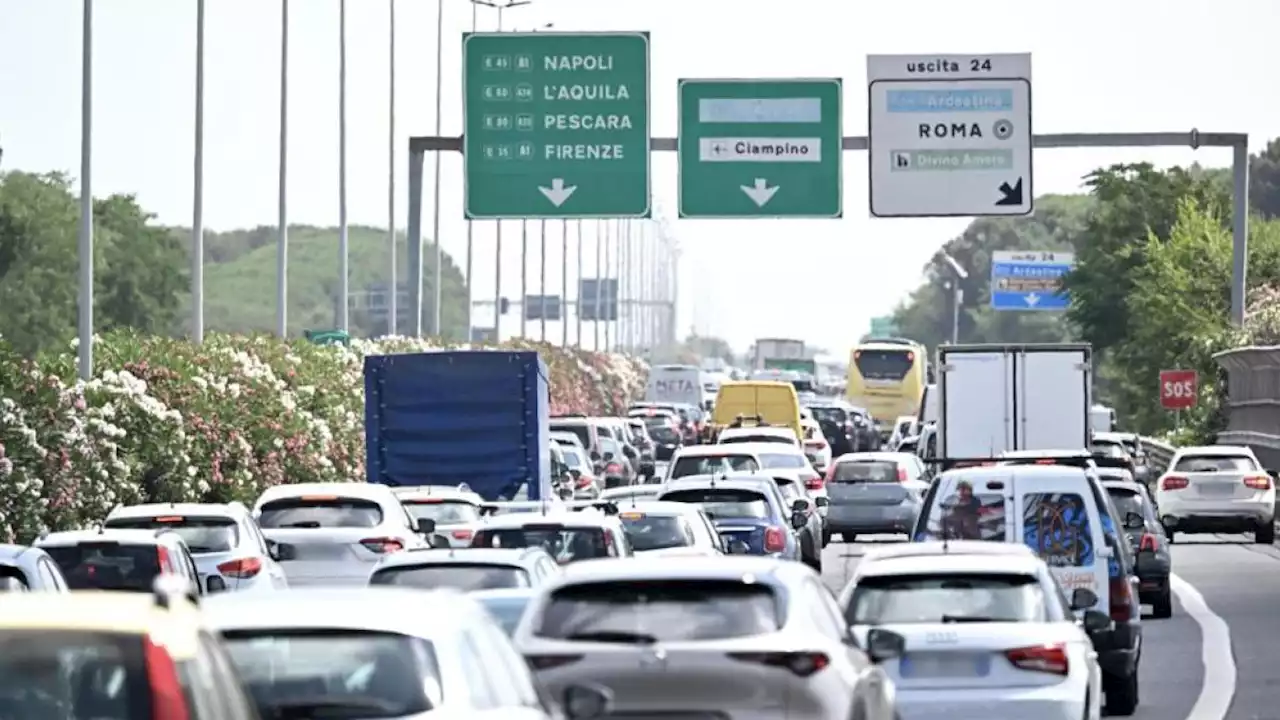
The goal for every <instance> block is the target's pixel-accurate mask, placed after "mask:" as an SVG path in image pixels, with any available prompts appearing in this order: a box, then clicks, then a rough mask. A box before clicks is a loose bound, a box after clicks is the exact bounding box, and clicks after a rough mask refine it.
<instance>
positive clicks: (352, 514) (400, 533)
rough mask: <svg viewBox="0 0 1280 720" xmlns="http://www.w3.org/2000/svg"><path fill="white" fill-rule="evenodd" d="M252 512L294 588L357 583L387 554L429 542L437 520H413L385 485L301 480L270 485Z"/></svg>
mask: <svg viewBox="0 0 1280 720" xmlns="http://www.w3.org/2000/svg"><path fill="white" fill-rule="evenodd" d="M253 517H254V519H255V520H257V522H258V527H260V528H262V534H263V535H265V536H266V537H267V540H268V541H270V542H272V543H274V544H275V547H276V550H275V551H274V552H276V555H277V558H278V560H279V562H280V564H281V566H282V567H283V568H284V572H285V576H286V577H287V578H288V579H289V586H290V587H298V586H303V585H356V586H363V585H365V583H367V582H368V580H369V572H370V571H372V570H373V566H374V565H375V564H376V563H377V562H378V560H380V559H381V558H382V556H383V555H386V554H388V553H393V552H400V551H401V550H407V549H411V548H419V547H428V544H427V540H426V537H425V534H420V533H419V529H422V530H425V531H426V532H430V531H432V530H433V529H434V523H431V522H429V521H426V520H422V521H419V520H415V519H414V518H413V517H412V516H410V515H409V511H407V510H405V508H404V506H403V505H401V504H400V498H398V497H396V494H395V493H394V492H392V490H391V488H390V487H388V486H386V485H375V484H371V483H362V482H361V483H298V484H296V485H275V486H273V487H269V488H267V489H266V490H265V491H264V492H263V493H262V495H261V496H260V497H259V498H258V501H257V502H256V503H254V507H253Z"/></svg>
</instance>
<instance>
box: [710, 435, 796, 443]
mask: <svg viewBox="0 0 1280 720" xmlns="http://www.w3.org/2000/svg"><path fill="white" fill-rule="evenodd" d="M729 443H782V444H783V445H794V444H795V441H793V440H792V439H791V438H789V437H782V436H780V435H724V436H721V438H720V444H721V445H727V444H729Z"/></svg>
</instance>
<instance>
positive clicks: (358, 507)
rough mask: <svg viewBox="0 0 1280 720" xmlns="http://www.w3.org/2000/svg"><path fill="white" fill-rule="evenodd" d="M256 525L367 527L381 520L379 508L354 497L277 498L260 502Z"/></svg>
mask: <svg viewBox="0 0 1280 720" xmlns="http://www.w3.org/2000/svg"><path fill="white" fill-rule="evenodd" d="M259 512H260V514H259V515H258V525H259V526H260V527H264V528H339V527H351V528H371V527H377V526H378V525H379V524H381V523H382V507H381V506H379V505H378V503H376V502H373V501H371V500H361V499H358V498H329V497H326V498H312V497H293V498H281V499H279V500H272V501H270V502H267V503H264V504H263V505H262V508H261V510H260V511H259Z"/></svg>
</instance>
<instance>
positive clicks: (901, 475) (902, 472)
mask: <svg viewBox="0 0 1280 720" xmlns="http://www.w3.org/2000/svg"><path fill="white" fill-rule="evenodd" d="M906 481H907V469H906V468H904V467H902V466H898V482H906Z"/></svg>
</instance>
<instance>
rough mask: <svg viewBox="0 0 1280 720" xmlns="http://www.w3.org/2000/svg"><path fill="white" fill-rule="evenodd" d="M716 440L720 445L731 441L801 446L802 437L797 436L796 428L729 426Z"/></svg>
mask: <svg viewBox="0 0 1280 720" xmlns="http://www.w3.org/2000/svg"><path fill="white" fill-rule="evenodd" d="M716 442H717V443H718V444H720V445H725V444H729V443H781V444H783V445H791V446H794V447H800V439H799V438H797V437H796V431H795V430H792V429H791V428H789V427H781V426H775V425H747V426H745V427H727V428H725V429H723V430H721V431H720V434H719V435H717V436H716Z"/></svg>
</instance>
